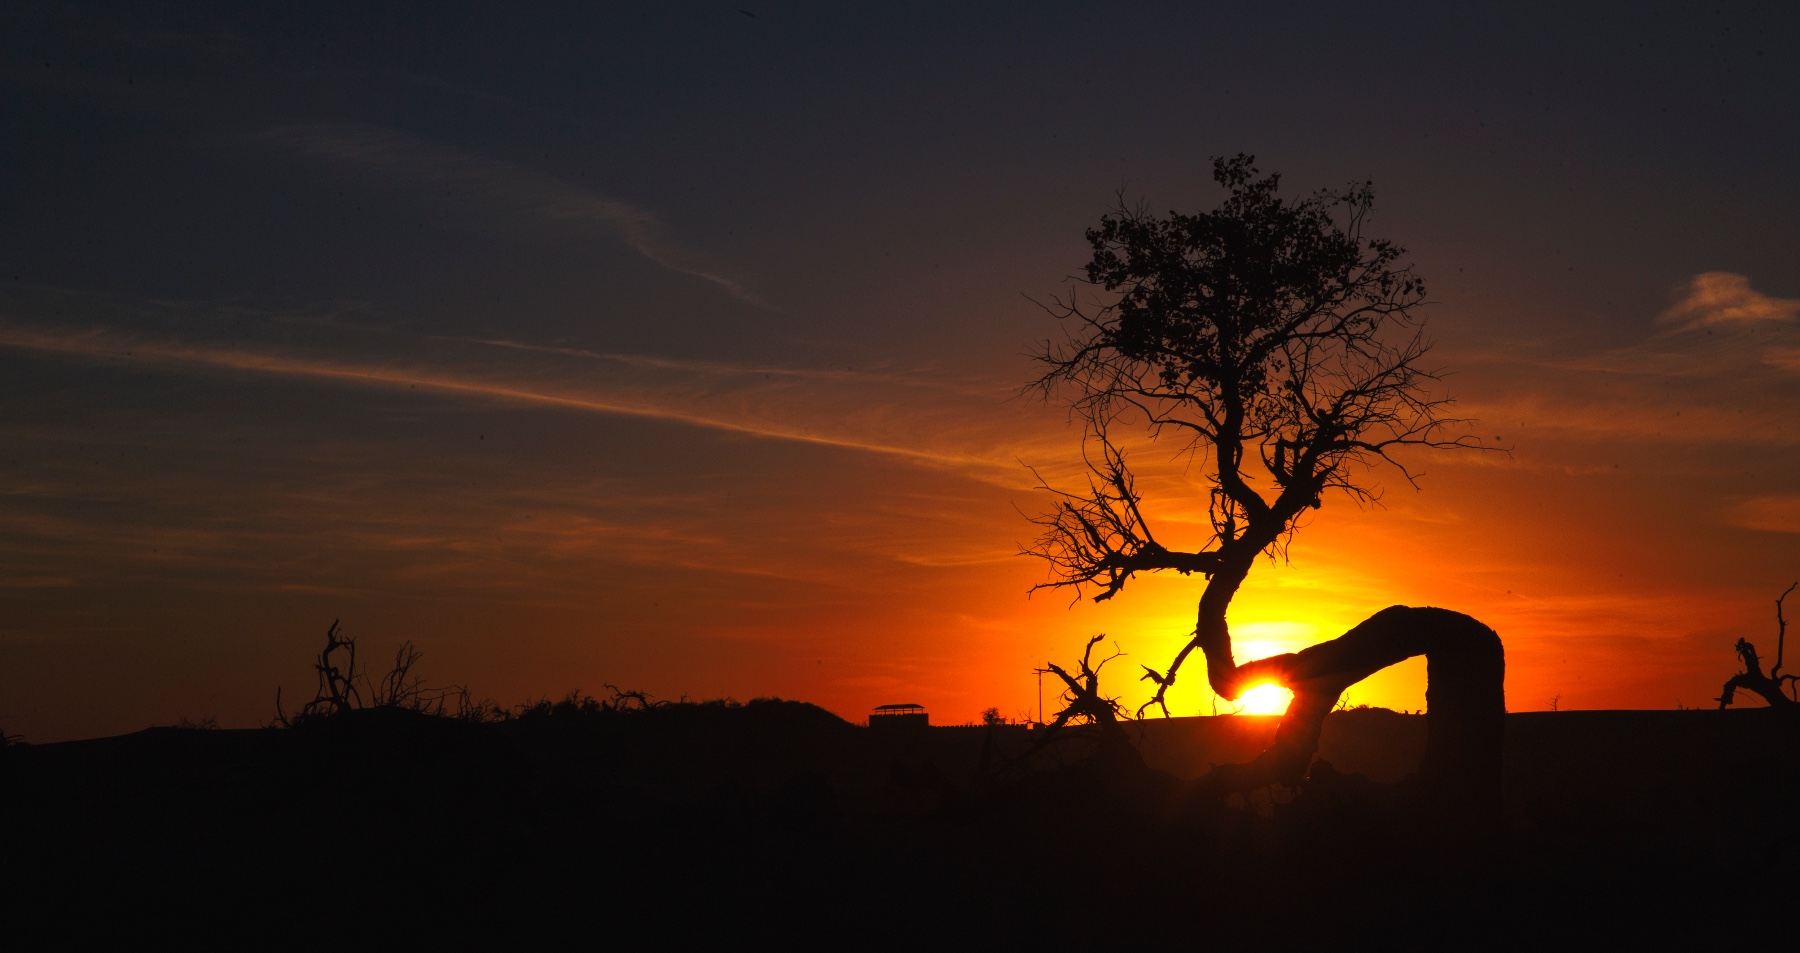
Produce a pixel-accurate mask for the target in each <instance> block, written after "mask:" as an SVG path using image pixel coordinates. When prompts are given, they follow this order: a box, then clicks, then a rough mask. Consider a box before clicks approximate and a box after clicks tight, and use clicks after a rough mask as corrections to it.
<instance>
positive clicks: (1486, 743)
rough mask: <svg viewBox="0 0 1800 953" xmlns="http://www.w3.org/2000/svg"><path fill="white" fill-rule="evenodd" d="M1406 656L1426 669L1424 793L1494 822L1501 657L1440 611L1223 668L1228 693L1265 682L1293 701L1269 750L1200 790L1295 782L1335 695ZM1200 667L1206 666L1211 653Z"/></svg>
mask: <svg viewBox="0 0 1800 953" xmlns="http://www.w3.org/2000/svg"><path fill="white" fill-rule="evenodd" d="M1415 655H1423V656H1425V658H1426V664H1427V669H1426V672H1427V674H1426V678H1427V686H1426V691H1425V700H1426V712H1425V719H1426V720H1425V723H1426V726H1427V731H1428V732H1429V736H1428V740H1427V742H1426V746H1425V759H1424V761H1423V762H1422V763H1421V764H1420V766H1419V774H1420V778H1421V780H1422V781H1423V782H1424V785H1425V789H1426V791H1427V793H1428V794H1429V795H1430V796H1431V798H1432V800H1433V801H1435V802H1437V803H1438V804H1439V805H1441V806H1442V807H1443V808H1444V809H1445V810H1447V811H1448V812H1451V813H1453V814H1455V815H1457V816H1459V817H1461V818H1462V819H1464V820H1468V821H1472V822H1478V823H1484V824H1486V823H1494V822H1497V821H1498V820H1499V818H1500V767H1501V745H1502V741H1503V739H1504V735H1505V725H1506V694H1505V680H1506V657H1505V652H1504V650H1503V648H1502V647H1501V644H1500V636H1499V635H1498V634H1496V633H1495V632H1494V630H1493V629H1490V628H1488V627H1487V626H1485V625H1483V624H1481V623H1480V622H1478V621H1476V620H1475V619H1473V618H1470V617H1469V616H1466V615H1464V614H1462V613H1460V612H1452V611H1450V610H1448V609H1437V608H1431V607H1424V608H1414V607H1411V606H1392V607H1390V608H1387V609H1383V610H1381V611H1380V612H1377V613H1375V614H1374V615H1373V616H1370V617H1369V618H1368V619H1366V620H1365V621H1363V622H1362V623H1360V624H1358V625H1357V626H1356V627H1355V628H1353V629H1351V630H1350V631H1348V632H1346V633H1344V634H1343V635H1341V636H1339V637H1338V638H1335V639H1332V640H1331V641H1329V642H1322V643H1320V644H1318V645H1315V646H1312V647H1311V648H1308V649H1304V650H1302V651H1300V652H1296V653H1294V654H1291V655H1277V656H1274V657H1272V658H1266V659H1259V660H1257V661H1255V662H1250V663H1247V664H1244V665H1232V666H1231V668H1230V670H1229V674H1228V675H1227V676H1226V677H1225V678H1224V679H1223V680H1222V681H1223V683H1224V684H1225V686H1226V687H1227V688H1229V689H1232V690H1234V691H1235V692H1241V691H1242V690H1243V689H1245V688H1248V687H1250V686H1252V685H1255V684H1260V683H1263V682H1274V683H1276V684H1280V685H1283V686H1286V687H1287V688H1289V689H1291V690H1292V691H1293V692H1294V701H1293V703H1292V704H1290V705H1289V706H1288V711H1287V714H1286V715H1284V716H1283V717H1282V720H1281V724H1280V726H1279V727H1277V728H1276V732H1275V741H1274V743H1273V744H1271V745H1270V746H1269V748H1268V750H1266V751H1264V752H1263V753H1262V755H1261V756H1259V757H1258V758H1257V759H1256V760H1254V761H1251V762H1249V763H1247V764H1240V765H1225V766H1222V767H1220V768H1218V769H1215V771H1214V772H1213V774H1212V775H1209V776H1208V785H1209V786H1210V787H1211V788H1213V789H1214V790H1216V791H1218V792H1220V793H1225V792H1230V791H1242V790H1248V789H1250V788H1255V787H1261V786H1263V785H1267V784H1270V783H1273V782H1278V781H1279V782H1282V783H1286V784H1296V783H1298V782H1299V781H1300V780H1301V779H1302V778H1304V777H1305V776H1306V770H1307V767H1308V766H1309V765H1310V764H1311V763H1312V758H1313V754H1314V753H1315V752H1316V751H1317V750H1318V746H1319V732H1320V730H1321V728H1322V727H1323V725H1324V721H1325V716H1326V714H1327V713H1329V712H1330V711H1331V709H1332V708H1333V707H1334V706H1335V705H1336V704H1337V700H1338V697H1339V696H1340V695H1342V694H1343V692H1344V689H1346V688H1349V687H1350V686H1351V685H1353V684H1355V683H1356V682H1359V681H1361V680H1362V679H1364V678H1366V677H1368V676H1370V675H1372V674H1374V673H1375V672H1377V671H1380V670H1381V669H1384V668H1386V667H1388V666H1389V665H1393V664H1395V663H1397V662H1401V661H1405V660H1406V659H1409V658H1412V657H1413V656H1415ZM1207 662H1208V666H1209V668H1210V666H1211V663H1212V659H1211V655H1210V653H1209V655H1208V659H1207ZM1210 674H1211V673H1210V672H1209V676H1210ZM1219 681H1220V680H1215V685H1217V684H1219ZM1221 694H1224V692H1221Z"/></svg>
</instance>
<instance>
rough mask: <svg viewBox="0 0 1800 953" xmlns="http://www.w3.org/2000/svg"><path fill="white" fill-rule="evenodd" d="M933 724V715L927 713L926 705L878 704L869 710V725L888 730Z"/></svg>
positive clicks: (909, 703)
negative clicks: (872, 709)
mask: <svg viewBox="0 0 1800 953" xmlns="http://www.w3.org/2000/svg"><path fill="white" fill-rule="evenodd" d="M930 724H931V716H930V715H927V714H926V713H925V706H924V705H917V704H913V703H911V702H908V703H906V704H903V705H876V706H875V710H874V711H871V712H869V727H870V728H877V729H887V730H895V729H899V730H908V729H915V728H924V727H926V726H928V725H930Z"/></svg>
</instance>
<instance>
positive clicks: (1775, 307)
mask: <svg viewBox="0 0 1800 953" xmlns="http://www.w3.org/2000/svg"><path fill="white" fill-rule="evenodd" d="M1679 294H1680V296H1681V297H1680V300H1678V301H1676V302H1675V303H1674V304H1673V305H1670V306H1669V309H1668V310H1667V311H1664V312H1663V313H1662V314H1661V315H1659V316H1658V317H1657V319H1656V320H1657V323H1659V324H1665V325H1672V326H1674V327H1676V328H1677V329H1681V330H1693V329H1695V328H1705V327H1713V326H1717V325H1732V324H1758V323H1761V322H1765V321H1792V320H1794V317H1795V316H1796V315H1800V300H1796V299H1793V298H1772V297H1770V296H1768V295H1765V294H1762V293H1761V292H1758V291H1756V290H1755V289H1753V288H1751V287H1750V279H1749V278H1747V277H1745V276H1743V275H1739V274H1733V273H1732V272H1729V271H1708V272H1705V273H1702V274H1698V275H1695V276H1694V277H1692V278H1689V279H1688V280H1687V281H1686V282H1685V283H1684V284H1683V285H1682V286H1681V288H1680V290H1679Z"/></svg>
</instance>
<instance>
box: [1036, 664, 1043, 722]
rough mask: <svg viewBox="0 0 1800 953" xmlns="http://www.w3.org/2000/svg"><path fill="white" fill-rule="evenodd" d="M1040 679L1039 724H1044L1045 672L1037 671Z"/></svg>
mask: <svg viewBox="0 0 1800 953" xmlns="http://www.w3.org/2000/svg"><path fill="white" fill-rule="evenodd" d="M1037 677H1038V724H1040V725H1041V724H1043V723H1044V670H1043V669H1041V668H1040V669H1038V670H1037Z"/></svg>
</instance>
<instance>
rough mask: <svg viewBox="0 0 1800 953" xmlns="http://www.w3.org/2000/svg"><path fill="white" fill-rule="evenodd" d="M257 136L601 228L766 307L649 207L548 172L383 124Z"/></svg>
mask: <svg viewBox="0 0 1800 953" xmlns="http://www.w3.org/2000/svg"><path fill="white" fill-rule="evenodd" d="M258 138H259V139H260V140H261V141H263V142H265V143H267V144H269V145H271V146H274V147H277V148H281V149H285V150H288V151H290V152H295V153H299V154H301V155H305V156H308V157H312V158H316V159H322V160H325V161H328V162H332V163H335V164H338V165H342V166H350V167H354V168H359V169H363V170H367V171H372V172H376V173H379V174H382V175H385V176H387V177H389V178H390V179H392V180H394V181H397V182H401V183H405V184H411V185H414V186H418V185H425V186H430V187H432V188H433V189H434V190H440V191H441V190H443V189H445V188H448V189H450V190H451V191H452V192H453V193H454V197H455V199H456V200H457V201H460V202H463V203H467V204H470V205H475V206H479V207H481V208H483V209H485V210H487V211H489V212H491V213H498V214H502V215H507V216H512V217H514V218H520V219H526V220H530V221H534V222H536V223H539V224H542V225H548V226H560V227H565V228H567V227H574V228H583V227H593V226H600V227H602V228H606V229H609V230H611V231H613V232H614V233H615V234H616V235H617V236H618V237H619V238H620V239H621V240H623V241H624V242H625V244H626V245H627V246H629V247H630V248H631V249H632V250H633V251H636V252H637V253H638V254H640V255H642V256H643V257H645V258H646V259H649V260H650V261H652V262H655V263H656V264H658V265H660V266H662V267H664V268H667V269H668V270H670V271H673V272H677V273H680V274H684V275H690V276H692V277H695V278H699V279H701V280H704V281H708V282H711V283H712V284H714V285H717V286H718V287H720V288H722V289H724V291H725V292H726V293H727V294H730V295H731V296H732V297H734V298H736V299H738V300H739V301H743V302H745V303H747V304H752V305H755V306H757V307H759V308H769V307H771V305H770V304H769V303H768V302H767V301H765V300H764V299H763V298H762V296H760V295H758V294H757V293H756V292H755V291H754V290H753V289H751V288H750V287H749V286H748V285H747V284H746V283H745V282H744V281H743V280H742V279H741V278H739V277H737V276H735V275H733V274H731V273H730V269H728V268H727V267H726V266H725V265H724V264H722V263H720V262H718V261H716V260H714V259H713V258H711V257H710V256H708V255H705V254H703V253H701V252H698V251H695V250H694V249H691V248H688V247H685V246H684V245H682V244H681V243H680V242H677V241H676V240H674V239H673V238H671V237H669V229H668V227H667V226H666V225H664V224H663V223H662V222H661V221H660V220H659V219H657V217H656V216H655V215H654V214H652V213H651V212H649V211H648V210H646V209H642V208H639V207H637V206H635V205H633V204H631V203H629V202H625V201H621V200H619V199H616V198H612V197H610V196H606V195H602V194H600V193H599V192H595V191H594V190H592V189H589V188H585V187H583V186H580V185H577V184H575V183H573V182H570V181H568V180H566V179H563V178H559V177H557V176H554V175H550V174H547V173H544V172H540V171H537V170H535V169H529V168H526V167H523V166H518V165H514V164H512V163H509V162H502V161H499V160H496V159H490V158H486V157H483V156H477V155H473V154H470V153H466V152H462V151H460V150H457V149H453V148H451V147H449V146H445V145H442V144H439V143H434V142H430V141H428V140H425V139H421V138H418V137H416V136H411V135H408V134H406V133H403V132H400V131H398V130H394V129H388V128H385V127H382V126H374V125H365V124H354V125H349V124H345V125H299V126H277V127H274V128H270V129H266V130H263V131H262V132H261V133H260V134H259V135H258Z"/></svg>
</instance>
